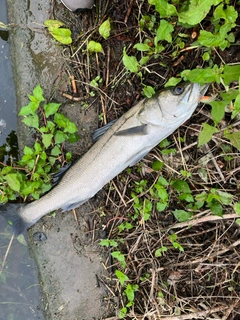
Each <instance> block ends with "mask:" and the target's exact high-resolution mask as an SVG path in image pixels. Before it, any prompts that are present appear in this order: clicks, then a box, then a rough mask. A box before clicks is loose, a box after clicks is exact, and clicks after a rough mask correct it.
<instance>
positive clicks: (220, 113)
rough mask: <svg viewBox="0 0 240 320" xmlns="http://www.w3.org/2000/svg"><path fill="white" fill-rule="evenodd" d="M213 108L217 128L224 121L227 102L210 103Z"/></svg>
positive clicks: (212, 112)
mask: <svg viewBox="0 0 240 320" xmlns="http://www.w3.org/2000/svg"><path fill="white" fill-rule="evenodd" d="M209 104H210V106H211V107H212V111H211V114H212V118H213V121H214V124H215V126H216V125H217V124H218V123H219V122H220V121H221V120H222V119H223V117H224V115H225V107H226V102H225V101H212V102H210V103H209Z"/></svg>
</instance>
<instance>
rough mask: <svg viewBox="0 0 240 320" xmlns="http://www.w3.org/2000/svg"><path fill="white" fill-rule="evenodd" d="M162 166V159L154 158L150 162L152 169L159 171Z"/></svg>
mask: <svg viewBox="0 0 240 320" xmlns="http://www.w3.org/2000/svg"><path fill="white" fill-rule="evenodd" d="M163 166H164V163H163V162H162V161H159V160H156V161H154V162H153V163H152V168H153V170H154V171H159V170H161V169H162V167H163Z"/></svg>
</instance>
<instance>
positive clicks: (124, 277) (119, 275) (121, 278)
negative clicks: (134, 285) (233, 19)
mask: <svg viewBox="0 0 240 320" xmlns="http://www.w3.org/2000/svg"><path fill="white" fill-rule="evenodd" d="M115 273H116V276H117V278H118V280H119V282H120V283H121V285H122V286H123V285H124V283H125V282H126V281H128V280H129V278H128V276H127V275H125V274H124V273H123V272H121V271H119V270H116V271H115Z"/></svg>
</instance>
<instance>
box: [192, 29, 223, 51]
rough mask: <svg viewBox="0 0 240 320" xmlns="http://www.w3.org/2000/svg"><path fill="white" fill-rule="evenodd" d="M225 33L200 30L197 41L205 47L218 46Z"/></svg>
mask: <svg viewBox="0 0 240 320" xmlns="http://www.w3.org/2000/svg"><path fill="white" fill-rule="evenodd" d="M224 38H225V34H223V33H222V34H219V33H216V34H213V33H212V32H209V31H205V30H200V34H199V37H198V39H197V42H199V43H200V44H201V45H202V46H205V47H218V46H220V45H221V44H222V43H223V42H224V41H225V40H224Z"/></svg>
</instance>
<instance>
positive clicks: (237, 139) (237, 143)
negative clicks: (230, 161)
mask: <svg viewBox="0 0 240 320" xmlns="http://www.w3.org/2000/svg"><path fill="white" fill-rule="evenodd" d="M224 137H225V138H227V139H228V140H230V142H231V144H232V145H233V146H234V147H235V148H237V149H238V150H239V151H240V131H236V132H233V133H224Z"/></svg>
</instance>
